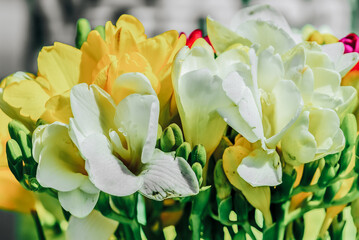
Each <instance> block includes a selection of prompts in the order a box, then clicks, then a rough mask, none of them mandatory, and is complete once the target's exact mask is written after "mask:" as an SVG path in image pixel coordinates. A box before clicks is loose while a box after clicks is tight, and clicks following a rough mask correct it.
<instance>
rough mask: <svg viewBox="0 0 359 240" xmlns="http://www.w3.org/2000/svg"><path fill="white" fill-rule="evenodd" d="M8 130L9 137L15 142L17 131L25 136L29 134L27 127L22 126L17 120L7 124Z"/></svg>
mask: <svg viewBox="0 0 359 240" xmlns="http://www.w3.org/2000/svg"><path fill="white" fill-rule="evenodd" d="M8 130H9V134H10V137H11V138H12V139H15V140H17V138H18V132H19V131H24V133H25V134H30V131H29V129H28V128H27V127H25V125H24V124H22V123H21V122H19V121H17V120H12V121H11V122H9V124H8Z"/></svg>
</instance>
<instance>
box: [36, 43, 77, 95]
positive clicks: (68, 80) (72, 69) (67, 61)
mask: <svg viewBox="0 0 359 240" xmlns="http://www.w3.org/2000/svg"><path fill="white" fill-rule="evenodd" d="M80 61H81V51H80V50H78V49H76V48H74V47H71V46H69V45H66V44H63V43H58V42H56V43H55V44H54V46H51V47H44V48H43V49H42V50H41V52H40V54H39V57H38V68H39V72H38V75H39V76H42V77H44V78H46V79H47V80H48V81H49V84H50V86H51V91H52V92H53V93H54V94H60V93H63V92H65V91H67V90H69V89H71V87H73V86H74V85H75V84H77V83H78V82H79V69H80V68H79V67H80Z"/></svg>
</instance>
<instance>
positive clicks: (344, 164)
mask: <svg viewBox="0 0 359 240" xmlns="http://www.w3.org/2000/svg"><path fill="white" fill-rule="evenodd" d="M352 156H353V151H352V149H351V148H345V149H344V150H343V152H342V154H341V155H340V159H339V165H340V167H339V170H338V172H337V174H340V173H342V172H344V171H345V170H346V169H347V168H348V166H349V164H350V162H351V160H352Z"/></svg>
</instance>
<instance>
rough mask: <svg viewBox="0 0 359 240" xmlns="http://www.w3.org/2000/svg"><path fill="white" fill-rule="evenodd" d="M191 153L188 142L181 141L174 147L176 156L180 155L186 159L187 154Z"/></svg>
mask: <svg viewBox="0 0 359 240" xmlns="http://www.w3.org/2000/svg"><path fill="white" fill-rule="evenodd" d="M190 153H191V145H190V144H189V143H188V142H183V143H182V144H181V145H180V146H179V147H178V148H177V149H176V157H182V158H184V159H186V160H188V157H189V154H190Z"/></svg>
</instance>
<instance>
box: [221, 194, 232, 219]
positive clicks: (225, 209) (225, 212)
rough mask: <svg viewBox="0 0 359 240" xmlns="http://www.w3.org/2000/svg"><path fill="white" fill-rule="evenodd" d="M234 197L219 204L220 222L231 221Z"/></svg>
mask: <svg viewBox="0 0 359 240" xmlns="http://www.w3.org/2000/svg"><path fill="white" fill-rule="evenodd" d="M232 207H233V206H232V197H231V196H229V197H228V198H225V199H222V200H221V201H220V202H219V204H218V217H219V220H220V221H224V222H226V221H229V214H230V213H231V211H232Z"/></svg>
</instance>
